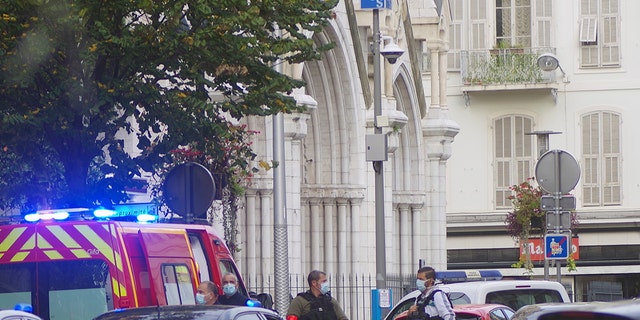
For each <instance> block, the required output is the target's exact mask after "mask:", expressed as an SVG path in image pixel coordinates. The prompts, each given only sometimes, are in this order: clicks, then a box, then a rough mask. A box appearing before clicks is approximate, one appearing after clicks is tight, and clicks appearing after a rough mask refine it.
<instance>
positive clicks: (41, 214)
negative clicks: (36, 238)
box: [24, 210, 69, 222]
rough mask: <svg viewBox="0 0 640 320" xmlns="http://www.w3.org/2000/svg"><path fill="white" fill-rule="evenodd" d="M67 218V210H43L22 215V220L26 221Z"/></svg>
mask: <svg viewBox="0 0 640 320" xmlns="http://www.w3.org/2000/svg"><path fill="white" fill-rule="evenodd" d="M67 218H69V212H68V211H66V210H44V211H37V212H36V213H30V214H27V215H25V216H24V220H26V221H28V222H38V221H40V220H65V219H67Z"/></svg>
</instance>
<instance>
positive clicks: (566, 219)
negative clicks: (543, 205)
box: [547, 211, 571, 232]
mask: <svg viewBox="0 0 640 320" xmlns="http://www.w3.org/2000/svg"><path fill="white" fill-rule="evenodd" d="M558 215H559V216H560V221H558V222H556V217H557V216H558ZM558 223H559V224H558ZM556 224H558V225H556ZM555 228H560V229H563V230H567V231H569V230H570V229H571V212H569V211H561V212H554V211H548V212H547V230H552V229H555ZM556 232H558V231H556Z"/></svg>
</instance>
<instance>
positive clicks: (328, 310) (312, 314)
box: [298, 292, 338, 320]
mask: <svg viewBox="0 0 640 320" xmlns="http://www.w3.org/2000/svg"><path fill="white" fill-rule="evenodd" d="M298 295H299V296H301V297H303V298H304V299H305V300H307V301H309V304H310V305H311V310H310V311H309V312H307V313H305V314H303V315H301V316H300V317H299V320H337V319H338V315H336V311H335V309H334V308H333V303H332V302H331V296H330V295H321V296H318V297H316V296H314V295H313V293H311V292H303V293H299V294H298Z"/></svg>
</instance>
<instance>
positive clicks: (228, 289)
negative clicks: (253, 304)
mask: <svg viewBox="0 0 640 320" xmlns="http://www.w3.org/2000/svg"><path fill="white" fill-rule="evenodd" d="M222 291H223V292H224V295H225V296H227V297H228V296H232V295H234V294H235V293H236V286H235V285H234V284H233V283H228V284H225V285H224V286H223V287H222Z"/></svg>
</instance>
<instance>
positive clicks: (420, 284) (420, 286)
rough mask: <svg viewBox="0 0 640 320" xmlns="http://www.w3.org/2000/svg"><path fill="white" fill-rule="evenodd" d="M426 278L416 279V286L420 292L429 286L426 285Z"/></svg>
mask: <svg viewBox="0 0 640 320" xmlns="http://www.w3.org/2000/svg"><path fill="white" fill-rule="evenodd" d="M425 281H426V280H421V279H416V288H417V289H418V290H420V292H422V291H425V290H427V286H425V285H424V282H425Z"/></svg>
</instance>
